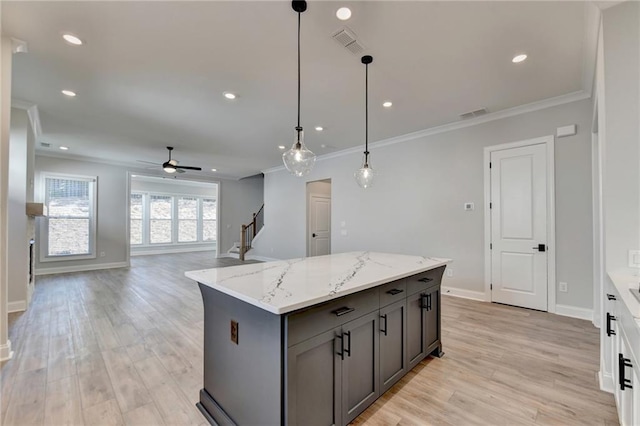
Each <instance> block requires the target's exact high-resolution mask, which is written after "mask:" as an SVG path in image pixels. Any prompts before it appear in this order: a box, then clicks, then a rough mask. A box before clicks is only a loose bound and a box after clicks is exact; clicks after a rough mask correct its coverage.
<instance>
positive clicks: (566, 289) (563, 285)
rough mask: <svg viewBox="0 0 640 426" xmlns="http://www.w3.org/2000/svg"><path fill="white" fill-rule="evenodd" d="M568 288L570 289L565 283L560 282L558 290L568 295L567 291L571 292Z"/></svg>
mask: <svg viewBox="0 0 640 426" xmlns="http://www.w3.org/2000/svg"><path fill="white" fill-rule="evenodd" d="M567 287H568V286H567V283H565V282H562V281H560V282H559V283H558V290H559V291H561V292H563V293H566V292H567V291H569V290H568V288H567Z"/></svg>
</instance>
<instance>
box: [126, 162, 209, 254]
mask: <svg viewBox="0 0 640 426" xmlns="http://www.w3.org/2000/svg"><path fill="white" fill-rule="evenodd" d="M129 176H130V181H129V200H128V201H129V209H128V210H129V221H128V223H129V250H130V255H131V256H140V255H147V254H167V253H183V252H193V251H216V250H217V242H218V235H219V223H218V220H217V219H218V212H219V202H218V198H219V197H218V183H215V182H201V181H190V180H186V179H180V180H177V179H169V178H162V177H156V176H143V175H137V174H130V175H129ZM214 257H215V253H214Z"/></svg>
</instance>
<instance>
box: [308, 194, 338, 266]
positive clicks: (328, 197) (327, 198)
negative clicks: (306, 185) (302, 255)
mask: <svg viewBox="0 0 640 426" xmlns="http://www.w3.org/2000/svg"><path fill="white" fill-rule="evenodd" d="M313 197H316V198H324V199H325V200H329V203H331V208H332V209H333V203H332V202H331V201H332V200H331V195H326V194H319V193H316V192H309V195H308V196H307V257H310V256H311V244H312V242H313V240H312V239H311V238H310V237H309V231H310V229H309V228H310V226H311V208H310V207H311V199H312V198H313ZM331 219H332V217H331V210H329V254H331V243H332V241H331V240H332V238H331V227H332V225H331Z"/></svg>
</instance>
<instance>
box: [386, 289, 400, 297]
mask: <svg viewBox="0 0 640 426" xmlns="http://www.w3.org/2000/svg"><path fill="white" fill-rule="evenodd" d="M403 291H404V290H402V289H399V288H392V289H391V290H389V291H387V294H390V295H392V296H395V295H396V294H400V293H402V292H403Z"/></svg>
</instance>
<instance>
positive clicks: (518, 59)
mask: <svg viewBox="0 0 640 426" xmlns="http://www.w3.org/2000/svg"><path fill="white" fill-rule="evenodd" d="M525 59H527V55H525V54H524V53H523V54H521V55H517V56H514V57H513V59H512V60H511V62H513V63H514V64H518V63H520V62H522V61H524V60H525Z"/></svg>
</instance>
